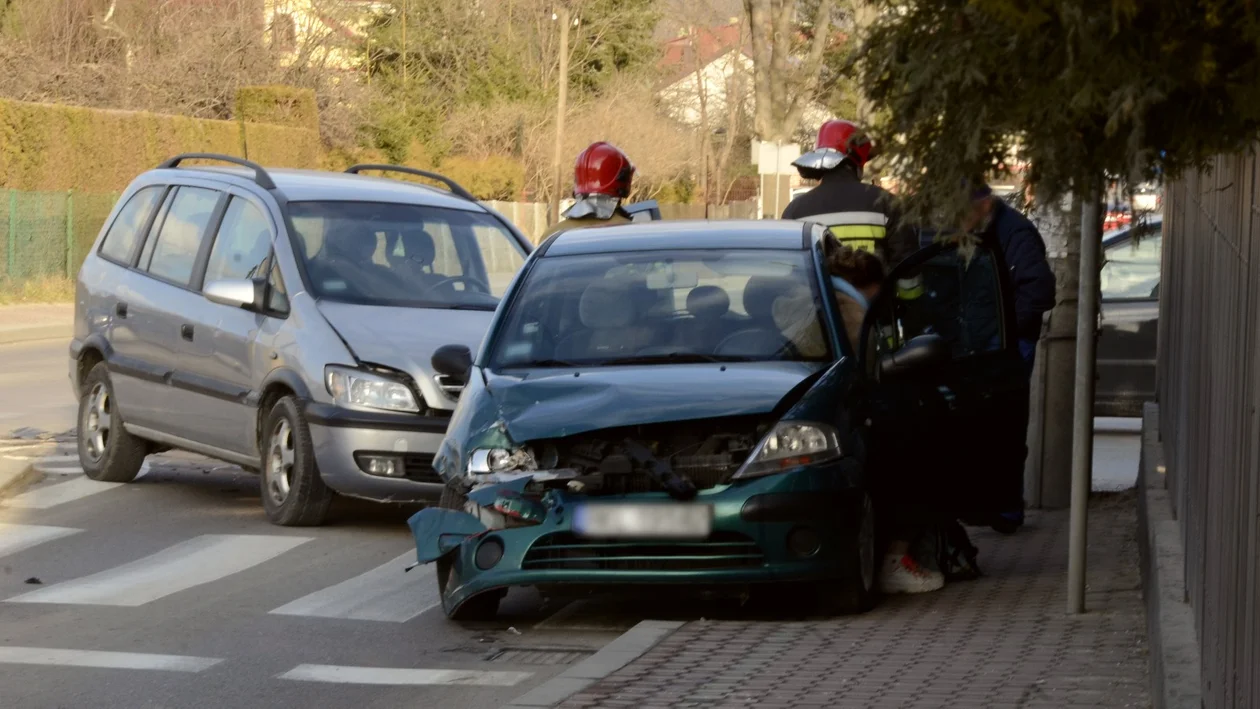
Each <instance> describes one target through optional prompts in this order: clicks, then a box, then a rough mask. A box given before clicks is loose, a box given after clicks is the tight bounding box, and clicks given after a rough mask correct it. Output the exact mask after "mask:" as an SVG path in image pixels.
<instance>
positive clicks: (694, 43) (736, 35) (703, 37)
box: [657, 23, 749, 86]
mask: <svg viewBox="0 0 1260 709" xmlns="http://www.w3.org/2000/svg"><path fill="white" fill-rule="evenodd" d="M742 28H743V25H742V23H729V24H725V25H718V26H715V27H702V28H699V29H698V30H697V31H696V33H695V37H694V39H693V37H692V36H691V35H684V36H682V37H678V38H675V39H671V40H669V41H668V42H666V43H665V44H664V47H663V52H662V54H661V59H660V61H659V62H657V68H659V69H660V70H661V74H662V76H663V77H664V83H665V85H666V86H668V85H670V84H673V83H674V82H676V81H678V80H679V79H681V78H683V77H684V76H687V75H688V74H691V73H694V72H695V71H696V63H697V62H696V50H697V49H698V50H699V54H700V58H699V59H700V61H699V64H700V66H708V65H709V64H710V63H712V62H713V61H714V60H716V59H719V58H721V57H724V56H726V55H727V54H730V53H731V52H732V51H735V50H737V49H742V50H743V52H744V53H745V54H747V53H748V52H749V42H748V37H747V34H746V33H744V35H743V40H744V41H743V46H742V47H741V46H740V38H741V30H742Z"/></svg>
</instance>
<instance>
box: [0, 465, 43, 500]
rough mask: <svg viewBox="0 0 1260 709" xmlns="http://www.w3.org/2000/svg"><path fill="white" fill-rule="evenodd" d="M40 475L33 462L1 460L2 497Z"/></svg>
mask: <svg viewBox="0 0 1260 709" xmlns="http://www.w3.org/2000/svg"><path fill="white" fill-rule="evenodd" d="M38 476H39V471H38V470H36V469H35V465H34V464H33V463H28V462H26V461H22V462H20V463H14V461H6V460H0V499H4V498H5V497H8V496H9V495H10V494H11V493H12V492H13V491H14V490H17V489H19V488H21V487H22V486H23V485H26V484H27V483H29V482H30V481H31V480H33V479H35V478H36V477H38Z"/></svg>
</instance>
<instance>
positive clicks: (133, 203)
mask: <svg viewBox="0 0 1260 709" xmlns="http://www.w3.org/2000/svg"><path fill="white" fill-rule="evenodd" d="M161 196H162V188H161V187H158V186H153V187H145V188H143V189H140V190H137V191H136V193H135V194H133V195H131V198H130V199H128V200H127V204H125V205H123V208H122V209H121V210H119V212H118V217H117V218H116V219H114V223H113V224H111V225H110V227H109V231H108V232H106V234H105V239H104V240H103V241H102V242H101V251H100V253H101V255H102V256H104V257H105V258H107V259H109V260H111V261H117V262H118V263H126V264H129V263H131V255H132V254H133V253H135V251H136V244H137V243H138V242H139V241H140V230H141V229H143V228H144V225H145V224H146V223H148V221H149V215H150V214H152V213H153V207H154V206H155V205H156V204H157V202H158V199H159V198H160V197H161Z"/></svg>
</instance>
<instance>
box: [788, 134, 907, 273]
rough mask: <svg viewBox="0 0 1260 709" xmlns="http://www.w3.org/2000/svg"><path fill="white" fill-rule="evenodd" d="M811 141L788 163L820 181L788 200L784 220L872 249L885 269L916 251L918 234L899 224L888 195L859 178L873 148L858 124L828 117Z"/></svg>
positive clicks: (862, 247)
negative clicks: (815, 227) (811, 225)
mask: <svg viewBox="0 0 1260 709" xmlns="http://www.w3.org/2000/svg"><path fill="white" fill-rule="evenodd" d="M815 145H816V147H815V148H814V150H813V151H812V152H809V153H806V154H804V155H802V156H801V157H799V158H797V159H796V161H795V162H793V163H792V164H793V165H795V166H796V169H797V171H798V172H800V174H801V177H804V178H805V179H807V180H819V181H820V184H819V185H818V186H817V187H814V188H813V189H812V190H810V191H809V192H806V193H805V194H803V195H801V196H799V197H797V198H796V199H794V200H792V202H791V204H789V205H788V206H787V209H785V210H783V218H784V219H798V220H801V221H810V222H817V223H819V224H822V225H823V226H825V227H827V228H828V229H829V230H830V231H831V233H832V235H833V236H835V237H836V238H837V239H838V240H840V242H841V243H842V244H845V245H847V246H851V247H853V248H856V249H863V250H865V251H870V252H873V253H875V254H876V255H877V256H879V257H880V258H881V259H882V260H883V261H884V263H885V264H886V265H887V267H888V268H889V269H891V268H892V267H893V266H895V265H897V264H898V263H900V262H901V260H902V259H904V258H905V257H907V256H909V255H910V254H912V253H914V252H915V251H918V250H919V241H918V235H917V234H916V233H915V231H914V230H913V229H911V228H909V227H908V226H907V225H905V224H902V221H901V218H900V214H899V213H898V212H897V210H896V208H895V207H894V205H893V196H892V194H890V193H889V192H888V191H887V190H885V189H883V188H881V187H878V186H876V185H870V184H865V183H863V182H862V170H863V168H865V167H866V163H867V162H868V161H870V159H871V158H872V157H873V150H872V145H871V141H870V140H869V139H868V138H867V137H866V136H865V135H863V134H862V132H861V130H860V129H859V128H858V127H857V125H856V124H854V123H851V122H849V121H839V120H832V121H827V122H826V123H824V124H822V127H821V128H819V129H818V141H817V143H816V144H815Z"/></svg>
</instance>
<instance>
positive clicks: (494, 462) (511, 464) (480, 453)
mask: <svg viewBox="0 0 1260 709" xmlns="http://www.w3.org/2000/svg"><path fill="white" fill-rule="evenodd" d="M537 469H538V464H537V463H536V462H535V461H534V454H533V453H531V452H530V450H529V449H528V448H517V449H515V450H508V449H506V448H478V449H477V450H475V451H473V452H472V455H469V456H468V472H469V474H471V475H488V474H490V473H506V472H508V471H512V470H537Z"/></svg>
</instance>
